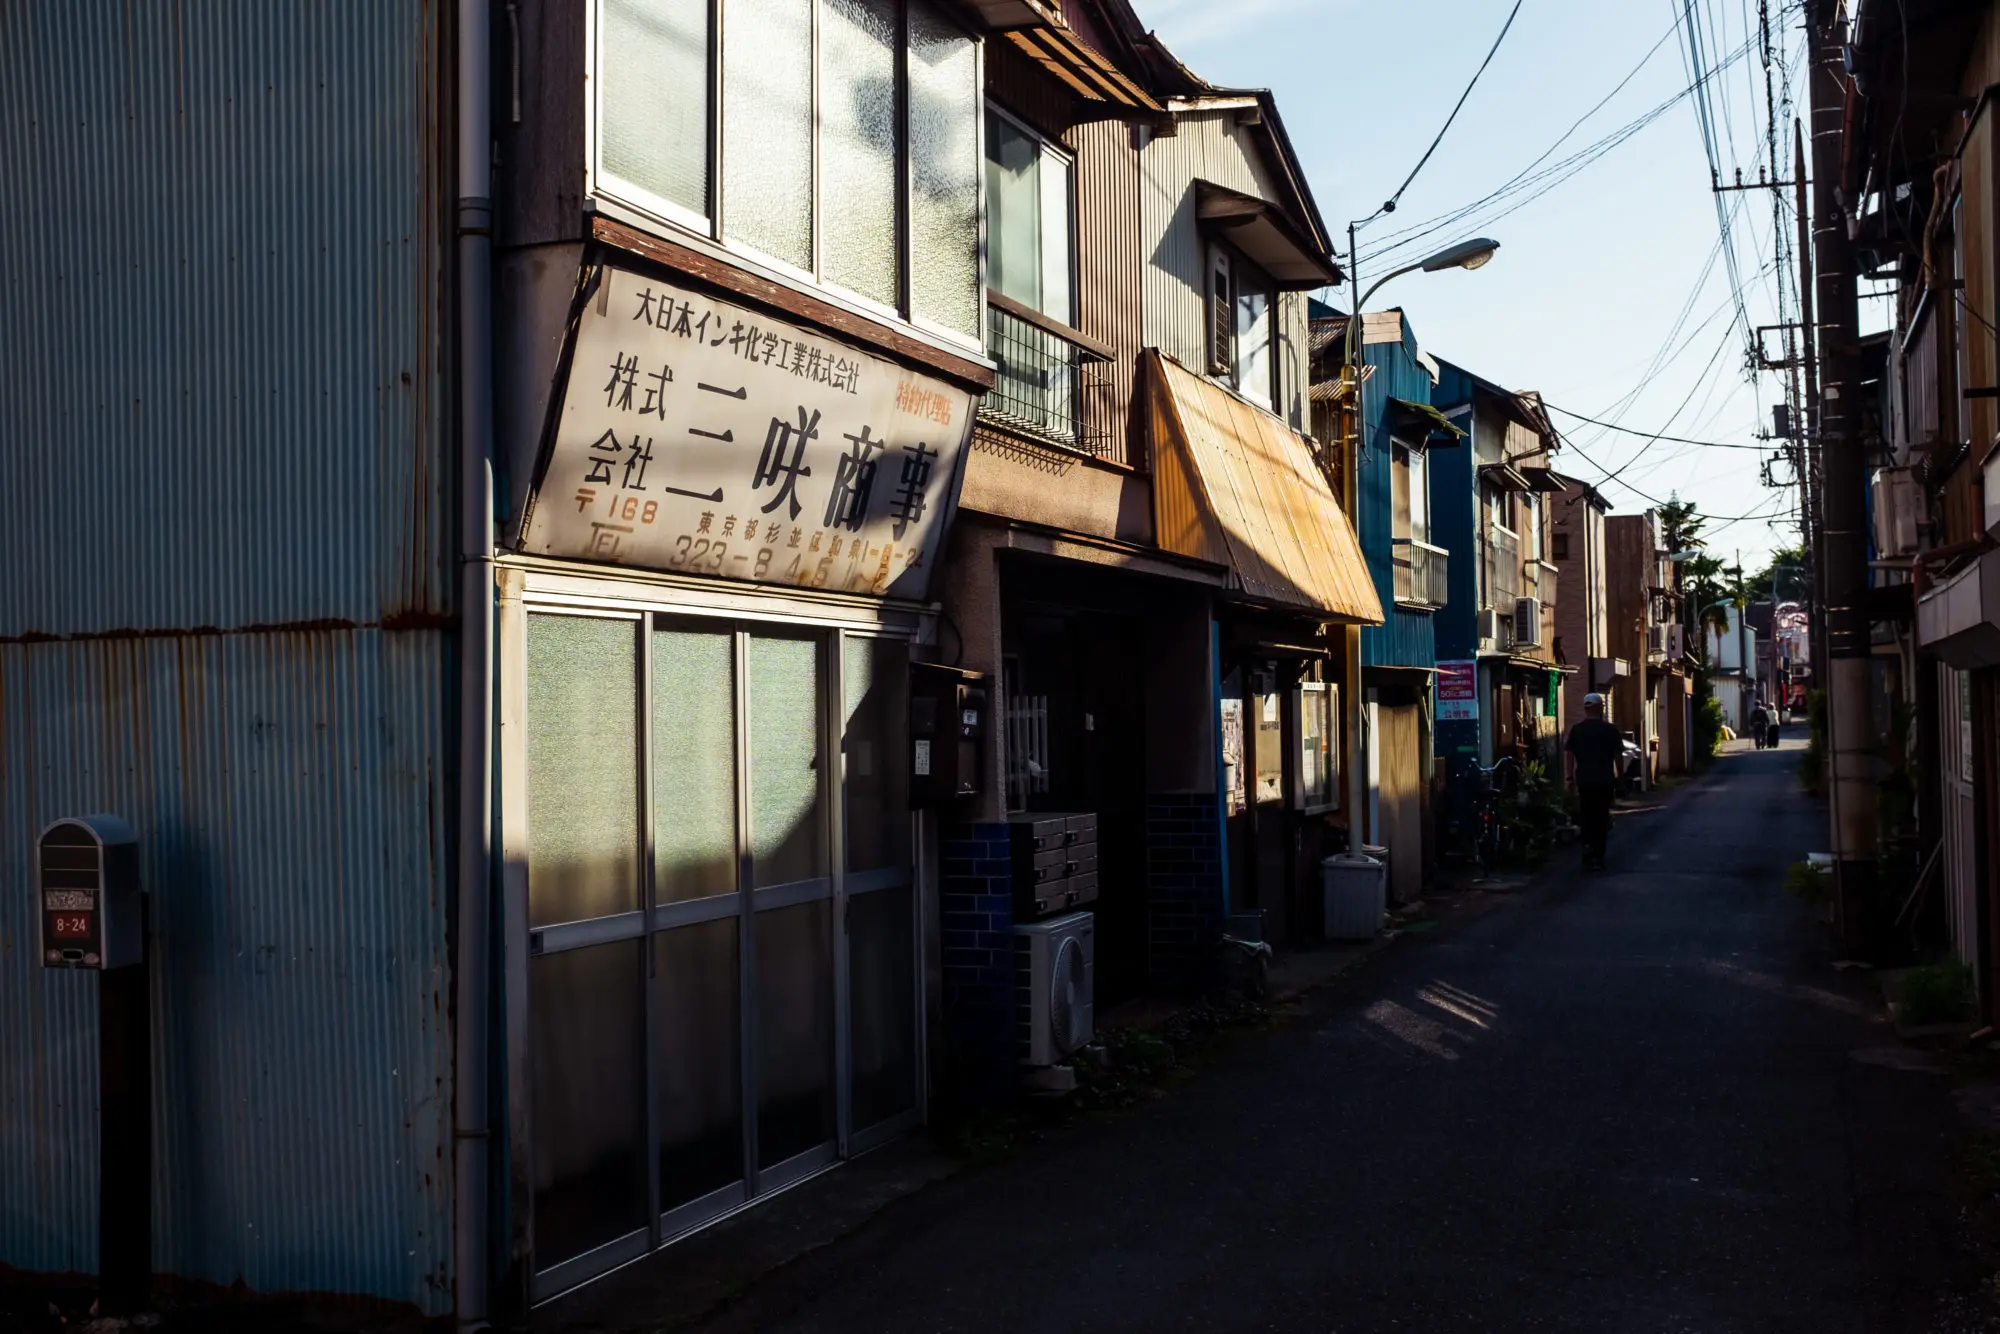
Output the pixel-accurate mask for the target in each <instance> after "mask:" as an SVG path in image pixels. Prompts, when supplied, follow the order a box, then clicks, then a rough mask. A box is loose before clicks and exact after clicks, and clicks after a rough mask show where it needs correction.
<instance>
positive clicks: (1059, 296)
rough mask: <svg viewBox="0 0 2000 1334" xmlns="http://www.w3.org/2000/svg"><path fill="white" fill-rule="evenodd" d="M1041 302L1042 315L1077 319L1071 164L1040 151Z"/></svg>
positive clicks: (1068, 320)
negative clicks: (1073, 293)
mask: <svg viewBox="0 0 2000 1334" xmlns="http://www.w3.org/2000/svg"><path fill="white" fill-rule="evenodd" d="M1041 177H1042V179H1041V185H1042V305H1041V310H1042V313H1043V314H1044V315H1053V316H1054V317H1055V318H1057V319H1059V320H1061V321H1063V322H1064V323H1065V324H1074V323H1076V306H1075V303H1074V302H1073V301H1072V300H1071V299H1070V281H1069V270H1070V208H1069V192H1070V167H1069V163H1067V162H1065V161H1064V160H1063V159H1062V158H1060V157H1058V156H1056V155H1055V154H1054V153H1051V152H1049V151H1048V150H1047V149H1044V150H1043V151H1042V171H1041Z"/></svg>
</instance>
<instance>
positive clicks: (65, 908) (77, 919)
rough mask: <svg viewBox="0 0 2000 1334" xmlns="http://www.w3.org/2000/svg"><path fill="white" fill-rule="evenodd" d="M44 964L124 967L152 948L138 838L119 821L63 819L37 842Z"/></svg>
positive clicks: (95, 817)
mask: <svg viewBox="0 0 2000 1334" xmlns="http://www.w3.org/2000/svg"><path fill="white" fill-rule="evenodd" d="M35 892H36V893H37V894H38V895H40V896H41V918H42V966H43V967H45V968H92V969H97V968H126V967H130V966H131V965H133V964H136V963H139V962H140V961H141V958H142V956H143V954H144V952H145V948H146V928H145V916H144V914H145V905H144V903H143V901H142V900H141V898H140V895H139V836H138V835H137V834H136V833H134V832H133V830H132V826H131V825H129V824H127V823H125V821H123V820H121V819H119V818H118V817H117V816H115V815H78V816H70V817H67V818H64V819H61V820H57V821H56V822H55V823H54V824H52V825H50V826H49V827H48V828H47V829H44V830H43V831H42V836H41V837H40V838H39V839H37V840H36V842H35Z"/></svg>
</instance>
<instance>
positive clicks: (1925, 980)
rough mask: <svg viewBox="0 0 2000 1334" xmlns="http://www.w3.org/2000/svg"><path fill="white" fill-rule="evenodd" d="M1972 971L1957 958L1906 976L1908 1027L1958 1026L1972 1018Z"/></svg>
mask: <svg viewBox="0 0 2000 1334" xmlns="http://www.w3.org/2000/svg"><path fill="white" fill-rule="evenodd" d="M1972 1006H1973V991H1972V970H1971V969H1970V968H1967V967H1966V966H1965V962H1964V961H1963V960H1961V959H1958V958H1956V957H1953V958H1949V959H1944V960H1942V961H1940V962H1938V963H1934V964H1929V965H1926V966H1925V967H1922V968H1912V969H1911V970H1910V971H1909V972H1907V973H1905V974H1903V1004H1902V1008H1901V1010H1900V1012H1899V1017H1900V1018H1901V1019H1902V1021H1903V1022H1904V1023H1906V1024H1917V1025H1920V1024H1955V1023H1959V1022H1962V1021H1963V1020H1967V1019H1970V1018H1971V1017H1972Z"/></svg>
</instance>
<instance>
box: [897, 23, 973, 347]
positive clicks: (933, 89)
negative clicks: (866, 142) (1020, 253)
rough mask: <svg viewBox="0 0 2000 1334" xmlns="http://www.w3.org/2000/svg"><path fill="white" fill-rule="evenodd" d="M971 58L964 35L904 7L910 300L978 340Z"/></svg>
mask: <svg viewBox="0 0 2000 1334" xmlns="http://www.w3.org/2000/svg"><path fill="white" fill-rule="evenodd" d="M979 122H980V96H979V58H978V51H977V48H976V46H975V45H974V43H973V41H972V39H971V38H970V37H968V36H967V35H966V34H965V30H964V29H962V28H960V27H958V26H957V25H955V24H953V23H951V22H950V21H949V20H947V19H945V18H944V17H942V16H941V15H940V14H938V12H937V11H936V10H935V9H934V8H932V7H931V6H930V5H927V4H923V3H921V2H920V0H912V3H911V5H910V256H911V258H910V297H911V304H912V306H913V308H914V313H915V314H917V315H920V316H922V317H924V318H926V319H930V320H934V321H936V322H937V323H938V324H941V325H943V326H944V327H945V328H947V329H955V330H957V331H958V332H960V333H962V334H965V335H966V336H967V337H977V336H978V334H979Z"/></svg>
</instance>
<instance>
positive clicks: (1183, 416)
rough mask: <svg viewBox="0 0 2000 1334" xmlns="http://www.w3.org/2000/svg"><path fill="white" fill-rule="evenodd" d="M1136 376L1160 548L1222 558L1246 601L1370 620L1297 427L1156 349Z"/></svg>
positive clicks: (1351, 541)
mask: <svg viewBox="0 0 2000 1334" xmlns="http://www.w3.org/2000/svg"><path fill="white" fill-rule="evenodd" d="M1139 376H1140V379H1141V381H1142V382H1143V383H1144V384H1145V385H1146V386H1147V390H1146V400H1147V404H1148V413H1149V416H1148V422H1149V426H1150V429H1151V433H1152V446H1153V521H1154V528H1155V533H1156V540H1157V541H1158V542H1159V545H1160V546H1161V548H1162V549H1164V550H1167V551H1172V552H1175V553H1177V554H1179V555H1183V556H1192V557H1194V558H1196V559H1198V560H1205V561H1209V562H1212V563H1214V564H1216V565H1222V566H1226V567H1228V569H1229V571H1230V582H1231V584H1232V586H1233V587H1234V588H1235V589H1236V590H1238V591H1239V592H1241V593H1242V595H1243V596H1244V597H1245V598H1246V599H1248V600H1250V601H1254V602H1260V603H1264V604H1267V605H1271V606H1278V607H1288V608H1294V609H1299V610H1305V611H1312V612H1316V613H1317V614H1319V615H1320V616H1322V617H1323V618H1325V619H1326V620H1329V621H1340V622H1344V623H1349V624H1364V625H1380V624H1381V623H1382V603H1381V600H1380V599H1379V598H1378V597H1377V596H1376V593H1375V581H1374V579H1373V578H1371V577H1370V575H1369V573H1368V564H1367V562H1366V561H1365V560H1363V559H1362V556H1361V544H1360V542H1359V541H1357V540H1356V538H1355V536H1354V526H1353V525H1352V524H1351V523H1349V522H1348V519H1347V515H1346V513H1345V512H1343V511H1342V510H1341V508H1340V505H1339V503H1338V502H1337V501H1335V500H1334V498H1333V490H1332V488H1331V487H1330V486H1329V485H1328V484H1327V479H1326V474H1325V473H1324V472H1322V471H1321V470H1320V466H1319V464H1318V463H1317V462H1316V461H1315V460H1314V458H1313V455H1312V447H1311V445H1310V444H1309V443H1308V442H1307V441H1306V439H1305V437H1303V436H1301V435H1300V434H1299V433H1298V432H1296V431H1294V430H1292V429H1291V427H1289V426H1287V425H1285V423H1284V422H1282V421H1280V420H1278V418H1276V417H1274V416H1272V415H1271V414H1270V413H1268V412H1265V411H1263V410H1262V409H1261V408H1257V407H1254V406H1252V405H1251V404H1249V403H1246V402H1245V401H1244V400H1242V399H1240V398H1238V397H1236V395H1234V394H1232V393H1230V392H1229V391H1228V390H1227V389H1224V388H1223V387H1222V386H1220V385H1218V384H1215V383H1213V382H1212V381H1209V380H1205V379H1203V378H1202V377H1201V376H1199V375H1196V374H1195V373H1194V372H1192V371H1190V370H1188V369H1187V368H1186V367H1185V366H1182V365H1181V364H1180V363H1179V362H1177V361H1175V360H1173V359H1172V358H1171V357H1166V356H1163V355H1161V354H1160V353H1159V352H1158V351H1156V350H1151V349H1149V350H1148V351H1147V352H1146V353H1145V354H1144V355H1143V356H1142V357H1141V358H1140V361H1139Z"/></svg>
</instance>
